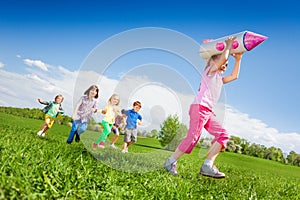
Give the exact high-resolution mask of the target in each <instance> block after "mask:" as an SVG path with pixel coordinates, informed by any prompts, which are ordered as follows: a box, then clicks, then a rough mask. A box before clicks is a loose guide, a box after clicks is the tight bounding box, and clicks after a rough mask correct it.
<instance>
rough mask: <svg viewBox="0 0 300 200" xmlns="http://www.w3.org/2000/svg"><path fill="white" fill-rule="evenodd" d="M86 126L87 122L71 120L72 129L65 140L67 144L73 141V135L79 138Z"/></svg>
mask: <svg viewBox="0 0 300 200" xmlns="http://www.w3.org/2000/svg"><path fill="white" fill-rule="evenodd" d="M87 125H88V123H87V122H83V123H81V121H80V120H73V122H72V129H71V131H70V134H69V137H68V139H67V143H71V142H72V141H73V138H74V136H75V134H77V135H78V136H79V135H80V134H81V133H83V132H84V131H85V130H86V128H87Z"/></svg>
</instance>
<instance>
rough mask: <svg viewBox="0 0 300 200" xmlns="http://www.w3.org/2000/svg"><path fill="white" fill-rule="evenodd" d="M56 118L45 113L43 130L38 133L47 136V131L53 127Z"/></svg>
mask: <svg viewBox="0 0 300 200" xmlns="http://www.w3.org/2000/svg"><path fill="white" fill-rule="evenodd" d="M53 123H54V119H53V118H51V117H49V115H45V123H44V124H43V126H42V128H41V130H40V131H39V132H38V135H41V136H45V133H46V131H47V130H48V129H49V128H51V127H52V125H53Z"/></svg>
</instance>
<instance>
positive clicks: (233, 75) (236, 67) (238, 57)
mask: <svg viewBox="0 0 300 200" xmlns="http://www.w3.org/2000/svg"><path fill="white" fill-rule="evenodd" d="M242 54H243V53H235V54H233V55H232V56H233V57H234V58H235V63H234V67H233V70H232V72H231V74H230V75H228V76H224V77H223V83H224V84H226V83H229V82H231V81H234V80H236V79H237V78H238V76H239V73H240V66H241V59H242Z"/></svg>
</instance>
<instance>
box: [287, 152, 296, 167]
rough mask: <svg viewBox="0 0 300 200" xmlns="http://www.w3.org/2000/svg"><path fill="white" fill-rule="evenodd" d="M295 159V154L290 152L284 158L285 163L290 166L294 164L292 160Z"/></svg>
mask: <svg viewBox="0 0 300 200" xmlns="http://www.w3.org/2000/svg"><path fill="white" fill-rule="evenodd" d="M296 158H297V153H296V152H295V151H291V152H290V153H289V155H288V156H287V157H286V159H287V161H288V163H289V164H292V165H293V163H294V160H295V159H296Z"/></svg>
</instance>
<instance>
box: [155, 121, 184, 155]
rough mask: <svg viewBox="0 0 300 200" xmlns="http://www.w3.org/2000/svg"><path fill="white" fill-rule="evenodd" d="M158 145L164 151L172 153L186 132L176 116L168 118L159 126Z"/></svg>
mask: <svg viewBox="0 0 300 200" xmlns="http://www.w3.org/2000/svg"><path fill="white" fill-rule="evenodd" d="M160 128H161V129H160V132H159V134H160V138H159V141H160V144H161V145H162V146H165V147H166V149H168V150H171V151H174V150H175V149H176V147H177V145H178V144H179V142H180V141H179V140H180V139H181V138H182V135H183V134H184V133H183V132H185V134H186V131H187V128H186V127H185V125H183V124H180V122H179V120H178V116H177V115H174V116H171V115H170V116H168V117H167V119H166V120H165V121H163V123H162V125H160Z"/></svg>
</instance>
